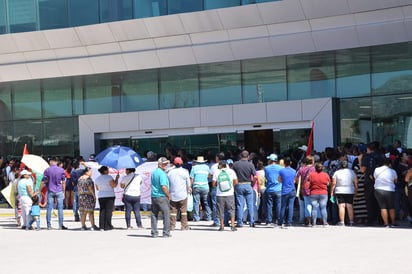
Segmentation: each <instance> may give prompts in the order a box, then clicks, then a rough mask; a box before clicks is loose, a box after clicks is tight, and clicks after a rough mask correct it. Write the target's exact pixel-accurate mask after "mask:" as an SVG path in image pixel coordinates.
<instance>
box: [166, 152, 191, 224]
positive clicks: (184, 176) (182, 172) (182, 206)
mask: <svg viewBox="0 0 412 274" xmlns="http://www.w3.org/2000/svg"><path fill="white" fill-rule="evenodd" d="M173 164H174V165H175V168H173V169H171V170H170V171H169V172H168V173H167V177H169V182H170V212H171V213H170V226H171V230H174V229H175V226H176V217H177V211H178V210H179V211H180V214H181V218H180V222H181V229H182V230H188V229H189V226H188V225H187V193H190V192H191V189H190V176H189V171H188V170H187V169H185V168H183V167H182V165H183V160H182V158H180V157H176V158H175V159H174V160H173Z"/></svg>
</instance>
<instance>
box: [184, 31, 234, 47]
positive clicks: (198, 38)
mask: <svg viewBox="0 0 412 274" xmlns="http://www.w3.org/2000/svg"><path fill="white" fill-rule="evenodd" d="M190 39H191V40H192V43H193V44H209V43H215V42H226V41H228V40H229V34H228V32H227V31H226V30H219V31H210V32H203V33H192V34H190Z"/></svg>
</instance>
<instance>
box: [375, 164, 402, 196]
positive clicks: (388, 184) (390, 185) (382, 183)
mask: <svg viewBox="0 0 412 274" xmlns="http://www.w3.org/2000/svg"><path fill="white" fill-rule="evenodd" d="M373 177H374V178H375V189H380V190H386V191H392V192H394V191H395V179H397V178H398V175H397V174H396V171H395V170H393V169H392V168H390V167H388V166H381V167H377V168H376V169H375V172H374V173H373Z"/></svg>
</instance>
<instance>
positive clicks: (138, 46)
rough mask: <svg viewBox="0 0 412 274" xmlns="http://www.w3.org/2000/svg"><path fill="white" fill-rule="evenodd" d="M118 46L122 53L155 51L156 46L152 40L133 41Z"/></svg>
mask: <svg viewBox="0 0 412 274" xmlns="http://www.w3.org/2000/svg"><path fill="white" fill-rule="evenodd" d="M119 45H120V48H121V49H122V51H123V52H134V51H143V50H155V49H156V45H155V43H154V40H153V39H152V38H150V39H141V40H134V41H124V42H120V43H119Z"/></svg>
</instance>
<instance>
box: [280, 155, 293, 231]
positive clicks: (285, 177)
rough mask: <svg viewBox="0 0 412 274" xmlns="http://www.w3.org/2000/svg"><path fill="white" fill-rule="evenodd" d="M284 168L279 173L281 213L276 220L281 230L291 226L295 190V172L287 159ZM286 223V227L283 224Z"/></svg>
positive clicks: (287, 158)
mask: <svg viewBox="0 0 412 274" xmlns="http://www.w3.org/2000/svg"><path fill="white" fill-rule="evenodd" d="M284 163H285V167H284V168H282V169H281V170H280V171H279V179H278V180H279V183H281V185H282V198H281V204H282V207H281V211H280V218H278V220H279V221H278V225H280V226H281V227H282V228H284V227H288V226H292V220H293V206H294V203H295V198H296V190H295V176H296V171H295V170H294V169H293V168H291V167H290V165H291V163H292V161H291V160H290V158H289V157H286V158H285V161H284ZM286 208H287V209H288V213H287V217H288V218H287V220H286V218H285V216H286ZM283 222H286V226H285V225H284V224H283Z"/></svg>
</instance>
